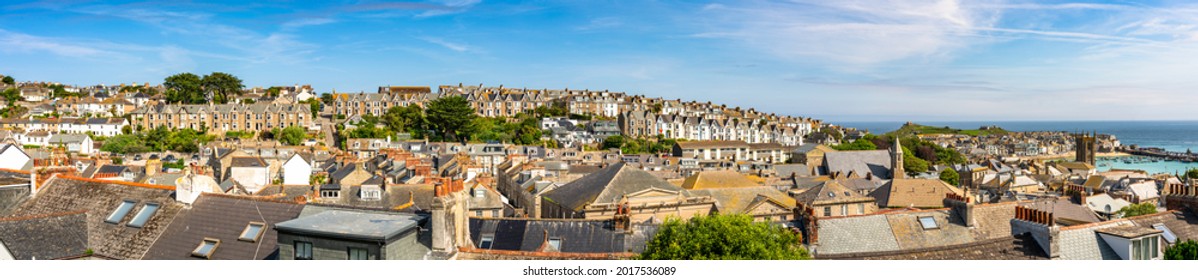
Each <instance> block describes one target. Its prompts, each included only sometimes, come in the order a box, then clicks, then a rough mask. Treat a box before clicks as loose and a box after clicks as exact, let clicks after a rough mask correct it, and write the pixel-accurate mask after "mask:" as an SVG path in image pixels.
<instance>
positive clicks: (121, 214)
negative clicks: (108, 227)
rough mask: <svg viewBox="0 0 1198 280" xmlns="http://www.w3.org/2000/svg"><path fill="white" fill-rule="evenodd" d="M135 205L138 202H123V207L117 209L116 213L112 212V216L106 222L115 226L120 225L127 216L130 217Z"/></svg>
mask: <svg viewBox="0 0 1198 280" xmlns="http://www.w3.org/2000/svg"><path fill="white" fill-rule="evenodd" d="M135 204H137V202H134V201H129V200H126V201H122V202H121V205H120V206H117V207H116V211H112V214H111V215H108V219H104V221H105V222H108V223H113V224H117V223H120V222H121V220H123V219H125V216H126V215H129V211H132V210H133V205H135Z"/></svg>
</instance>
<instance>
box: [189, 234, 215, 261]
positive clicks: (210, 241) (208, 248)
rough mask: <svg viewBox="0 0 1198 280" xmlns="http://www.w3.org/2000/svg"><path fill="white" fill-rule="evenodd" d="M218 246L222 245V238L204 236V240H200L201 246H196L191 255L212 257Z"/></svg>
mask: <svg viewBox="0 0 1198 280" xmlns="http://www.w3.org/2000/svg"><path fill="white" fill-rule="evenodd" d="M217 246H220V239H215V238H204V241H201V242H200V246H196V249H195V250H194V251H191V255H192V256H195V257H201V258H205V259H212V253H213V252H216V247H217Z"/></svg>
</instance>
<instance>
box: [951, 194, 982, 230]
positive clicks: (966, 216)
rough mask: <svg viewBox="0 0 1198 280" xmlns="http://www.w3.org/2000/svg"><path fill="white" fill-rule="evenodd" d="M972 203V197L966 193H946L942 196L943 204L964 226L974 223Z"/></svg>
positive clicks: (970, 225) (971, 225)
mask: <svg viewBox="0 0 1198 280" xmlns="http://www.w3.org/2000/svg"><path fill="white" fill-rule="evenodd" d="M973 205H974V204H973V199H972V198H971V197H969V196H967V195H958V194H955V193H947V194H945V196H944V206H945V207H948V208H949V213H950V214H951V215H952V216H955V217H956V218H957V219H958V220H960V221H961V224H962V225H964V226H966V227H973V225H974V224H975V223H976V222H975V221H974V218H973Z"/></svg>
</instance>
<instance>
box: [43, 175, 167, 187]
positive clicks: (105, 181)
mask: <svg viewBox="0 0 1198 280" xmlns="http://www.w3.org/2000/svg"><path fill="white" fill-rule="evenodd" d="M54 177H55V178H59V179H65V180H75V181H84V182H91V183H99V184H117V185H123V186H130V187H139V188H147V189H159V190H168V191H174V190H175V187H174V186H167V185H155V184H146V183H137V182H126V181H114V180H100V179H92V178H83V177H78V176H71V175H62V174H57V175H56V176H54Z"/></svg>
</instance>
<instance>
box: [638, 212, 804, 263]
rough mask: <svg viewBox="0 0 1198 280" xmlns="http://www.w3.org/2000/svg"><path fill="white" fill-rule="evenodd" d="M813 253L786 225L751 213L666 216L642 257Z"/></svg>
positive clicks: (793, 256)
mask: <svg viewBox="0 0 1198 280" xmlns="http://www.w3.org/2000/svg"><path fill="white" fill-rule="evenodd" d="M810 258H811V256H810V254H808V253H807V250H806V249H803V247H802V246H801V245H800V244H799V237H798V236H797V235H796V234H794V233H792V232H790V231H788V230H786V229H785V228H782V227H779V226H775V225H771V224H769V223H764V222H754V221H753V218H752V217H750V216H748V215H712V216H695V217H693V218H691V219H690V220H687V221H682V220H680V219H677V218H671V219H668V220H666V222H665V223H664V224H662V225H661V228H660V229H659V230H658V232H657V235H655V236H654V237H653V240H651V241H649V244H647V247H646V248H645V252H644V253H641V255H640V259H643V260H729V259H732V260H803V259H810Z"/></svg>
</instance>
